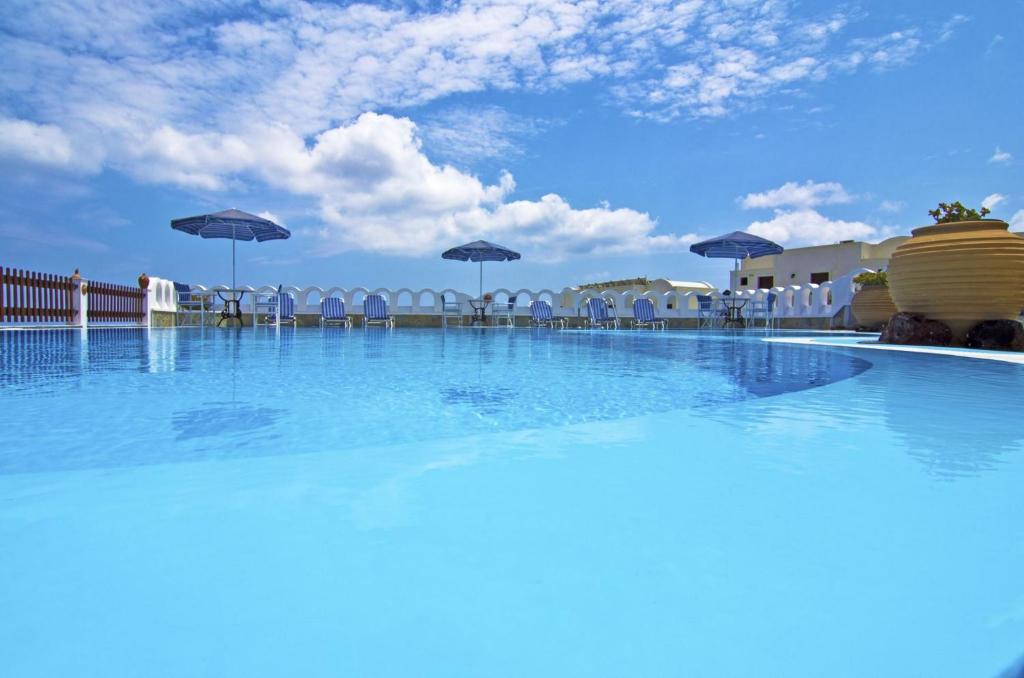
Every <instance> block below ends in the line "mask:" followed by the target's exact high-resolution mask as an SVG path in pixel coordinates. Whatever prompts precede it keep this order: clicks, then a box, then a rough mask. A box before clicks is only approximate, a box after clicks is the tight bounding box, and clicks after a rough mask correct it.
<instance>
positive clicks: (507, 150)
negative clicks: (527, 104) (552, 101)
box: [418, 106, 551, 163]
mask: <svg viewBox="0 0 1024 678" xmlns="http://www.w3.org/2000/svg"><path fill="white" fill-rule="evenodd" d="M550 125H551V123H549V122H547V121H543V120H538V119H534V118H527V117H522V116H517V115H513V114H511V113H509V112H508V111H506V110H504V109H502V108H499V107H497V106H484V107H478V108H469V107H466V106H458V107H455V108H450V109H447V110H445V111H443V112H441V113H438V114H435V115H431V116H428V117H427V119H426V120H424V121H422V122H420V123H419V125H418V127H419V132H420V135H421V136H422V137H423V142H424V145H425V147H426V148H427V150H428V151H430V153H431V155H432V156H439V157H441V158H443V159H446V160H451V161H455V162H461V163H471V162H474V161H477V160H481V159H493V158H508V157H515V156H520V155H522V154H523V146H522V143H521V141H522V140H525V139H527V138H530V137H534V136H536V135H537V134H540V133H541V131H543V130H544V129H546V128H547V127H549V126H550Z"/></svg>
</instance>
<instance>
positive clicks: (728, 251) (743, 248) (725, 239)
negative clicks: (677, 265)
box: [690, 231, 783, 268]
mask: <svg viewBox="0 0 1024 678" xmlns="http://www.w3.org/2000/svg"><path fill="white" fill-rule="evenodd" d="M690 251H691V252H693V253H694V254H699V255H701V256H702V257H708V258H711V259H734V260H735V261H736V268H739V265H740V259H747V258H750V259H756V258H757V257H766V256H769V255H772V254H782V252H783V248H782V245H779V244H778V243H774V242H772V241H771V240H767V239H765V238H762V237H761V236H757V235H754V234H753V233H745V232H743V231H733V232H732V233H727V234H726V235H720V236H718V237H717V238H709V239H708V240H704V241H701V242H699V243H695V244H693V245H690Z"/></svg>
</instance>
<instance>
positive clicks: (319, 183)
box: [0, 0, 955, 258]
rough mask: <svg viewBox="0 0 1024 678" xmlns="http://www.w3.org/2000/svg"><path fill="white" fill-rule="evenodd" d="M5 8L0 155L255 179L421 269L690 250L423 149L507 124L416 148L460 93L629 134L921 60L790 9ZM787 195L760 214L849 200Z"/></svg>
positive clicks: (847, 18)
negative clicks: (437, 261) (561, 107)
mask: <svg viewBox="0 0 1024 678" xmlns="http://www.w3.org/2000/svg"><path fill="white" fill-rule="evenodd" d="M6 9H7V11H6V12H4V13H3V16H0V49H3V51H4V56H5V68H4V69H2V70H0V93H2V94H3V99H2V107H0V156H6V157H8V158H14V159H16V160H18V161H19V162H25V163H31V164H34V165H38V166H42V167H46V168H59V169H64V170H74V171H86V172H89V171H93V172H95V171H100V170H101V169H104V168H109V169H114V170H117V171H120V172H123V173H126V174H128V175H130V176H132V177H134V178H136V179H137V180H139V181H145V182H155V183H163V184H170V185H175V186H181V187H185V188H189V189H193V190H199V191H209V192H215V191H222V190H225V189H228V188H234V187H240V186H245V185H247V184H248V183H249V182H253V181H256V182H261V183H263V184H265V185H267V186H271V187H273V188H276V189H281V190H284V191H287V192H290V193H292V194H297V195H301V196H308V197H309V198H310V199H311V200H313V201H314V203H315V204H316V205H317V206H318V209H319V214H320V215H321V218H322V220H323V222H324V226H323V227H322V228H320V229H317V230H316V234H317V239H318V241H319V242H320V250H321V251H322V252H325V253H330V252H335V251H342V250H345V249H353V248H355V249H371V250H374V251H381V252H388V253H396V254H409V255H413V254H423V253H426V252H428V251H431V250H432V249H433V248H436V246H437V244H438V243H439V242H441V241H444V242H451V240H453V239H457V238H460V237H463V236H466V235H469V234H474V235H481V234H484V235H486V234H496V235H506V234H507V235H508V237H509V238H512V239H513V240H514V241H515V240H517V239H521V241H522V242H525V243H527V244H529V245H531V246H533V247H535V248H536V249H537V251H543V252H545V253H546V254H545V256H549V257H551V258H558V257H561V256H566V255H567V254H569V253H598V252H608V253H614V252H635V251H645V250H646V248H649V247H651V246H652V245H656V246H658V247H661V248H677V247H683V246H684V245H685V244H686V243H687V242H688V239H689V238H690V237H691V236H690V235H686V234H682V235H673V234H664V233H658V232H657V231H656V229H657V224H656V222H655V220H654V219H652V218H651V217H650V216H649V215H647V214H646V213H644V212H641V211H637V210H633V209H629V208H624V207H619V208H612V207H610V206H608V205H598V206H593V207H585V208H583V209H580V208H577V207H573V206H571V205H570V204H569V202H568V201H567V200H566V199H565V198H563V197H561V196H558V195H554V194H551V195H546V196H543V197H542V198H540V199H539V200H533V201H523V200H518V201H512V200H511V194H512V191H513V189H514V187H515V181H514V179H513V177H512V176H511V175H509V174H503V175H501V176H499V177H498V178H497V179H496V181H495V182H494V183H491V184H486V183H484V182H482V181H481V180H480V179H478V178H477V177H475V176H473V175H472V174H470V173H467V172H466V171H464V170H460V169H458V168H456V167H455V166H452V165H448V164H438V163H437V162H435V161H432V160H431V159H430V158H429V157H428V156H427V154H426V153H425V152H424V149H423V147H422V142H421V140H422V139H424V138H425V139H427V142H428V144H429V145H430V146H431V147H433V148H436V149H438V152H439V154H440V155H441V156H442V157H443V158H445V159H446V160H448V161H450V162H460V163H468V162H471V161H472V160H473V159H474V158H479V157H481V156H483V157H487V154H488V153H491V154H492V155H491V156H490V157H501V155H500V154H501V153H502V152H509V153H512V152H514V151H515V145H514V143H512V142H508V141H507V139H508V137H509V136H510V135H514V134H516V133H520V134H529V133H530V131H529V130H524V129H522V128H520V129H519V130H518V132H517V131H516V129H515V125H516V124H525V123H523V121H521V120H520V121H517V120H515V119H513V118H509V117H507V116H505V117H503V115H502V113H501V112H500V109H492V110H490V111H483V112H482V115H480V116H476V117H475V118H474V117H473V116H472V115H467V116H463V117H462V119H459V117H458V115H457V114H456V115H454V116H452V115H449V116H448V117H447V118H443V117H435V118H434V119H432V120H427V121H426V124H425V126H424V128H423V129H422V130H421V129H419V128H417V127H416V125H415V124H413V122H412V121H411V120H410V119H409V118H408V117H404V116H402V115H401V114H400V113H398V112H399V111H409V110H412V109H415V108H416V107H418V106H421V105H423V104H426V103H429V102H434V101H438V100H441V99H444V98H446V97H450V96H452V95H457V94H470V93H475V92H484V91H491V92H494V91H510V92H511V91H530V92H544V91H548V90H552V89H557V88H564V87H567V86H570V85H572V84H574V83H580V82H597V83H600V84H601V85H603V87H604V90H605V91H606V92H607V93H608V95H609V96H610V99H611V101H612V102H613V103H614V104H615V105H617V106H618V107H620V108H622V109H623V110H625V111H627V112H628V113H629V114H631V115H635V116H641V117H647V118H652V119H656V120H669V119H673V118H676V117H680V116H690V117H716V116H721V115H725V114H727V113H730V112H732V111H734V110H738V109H742V108H744V107H746V106H748V105H751V104H752V103H753V102H755V101H756V100H758V99H759V98H761V97H764V96H767V95H770V94H774V93H778V92H783V91H793V90H795V89H799V88H800V87H801V86H804V85H807V84H810V83H814V82H817V81H820V80H822V79H824V78H826V77H830V76H831V75H833V74H836V73H842V72H850V71H853V70H856V69H858V68H860V67H861V65H862V64H866V65H870V66H873V67H876V68H883V67H892V66H894V65H899V64H901V63H905V62H906V61H907V60H909V59H911V58H912V57H913V56H914V55H915V54H916V53H918V52H919V51H920V45H921V42H922V41H921V40H920V38H919V37H918V29H915V28H913V27H908V28H906V29H904V30H901V31H895V32H889V33H886V34H884V35H882V36H877V37H871V36H867V37H859V38H843V37H842V35H843V33H844V31H846V29H847V27H848V26H849V24H850V23H851V22H852V21H853V20H854V19H855V18H856V17H854V16H853V15H852V14H849V13H844V12H843V11H833V12H828V13H825V14H821V13H813V12H812V13H809V14H808V13H804V14H800V13H798V11H797V8H796V7H795V6H794V5H793V4H792V3H790V2H787V1H785V0H779V1H773V2H765V3H762V2H746V1H742V2H737V1H736V0H685V1H680V2H671V1H669V0H609V1H608V2H600V3H598V2H579V3H568V2H561V1H556V0H524V1H523V2H520V3H507V2H497V1H496V0H495V1H492V0H479V1H476V2H451V3H448V2H446V3H442V4H440V5H436V6H432V8H431V10H429V11H428V10H421V9H417V8H415V7H413V8H410V7H402V6H399V5H390V4H389V5H373V4H360V3H356V4H346V5H333V4H321V3H314V2H304V1H302V0H275V1H274V2H268V3H259V4H253V3H249V2H243V1H242V0H222V1H221V2H216V3H206V2H201V1H200V0H183V1H182V2H179V3H164V4H156V5H152V4H149V3H134V2H128V3H126V2H121V1H120V0H90V1H88V2H86V1H83V2H75V3H68V2H54V3H34V2H28V1H27V0H13V2H12V3H11V4H9V5H8V7H6ZM953 25H955V24H953ZM953 25H951V26H950V27H949V28H948V30H949V31H952V30H953ZM944 30H946V29H944ZM943 35H945V34H943ZM374 111H377V112H380V111H392V112H393V114H392V115H385V114H381V113H374ZM494 149H497V150H494ZM823 186H826V187H827V186H828V185H827V184H826V185H823ZM783 189H786V187H782V189H778V190H779V191H782V190H783ZM787 190H789V191H790V192H791V193H792V194H793V196H792V197H786V196H784V195H778V196H775V197H774V198H773V197H763V198H762V202H763V204H764V205H768V203H770V202H771V201H772V200H774V201H775V202H776V203H777V204H778V205H779V206H786V207H791V208H796V209H802V208H807V207H809V206H813V205H818V204H834V203H837V202H842V201H844V200H845V199H846V198H848V196H844V195H842V194H841V193H837V192H836V191H835V190H834V189H830V188H825V189H821V188H818V187H817V186H810V185H807V184H805V185H803V186H799V185H794V186H793V187H792V188H791V189H787ZM840 190H841V187H840ZM800 195H803V197H799V196H800ZM748 197H749V196H748ZM751 200H755V198H753V197H751ZM787 200H788V202H786V201H787ZM548 234H557V235H558V240H555V239H554V238H552V237H549V235H548Z"/></svg>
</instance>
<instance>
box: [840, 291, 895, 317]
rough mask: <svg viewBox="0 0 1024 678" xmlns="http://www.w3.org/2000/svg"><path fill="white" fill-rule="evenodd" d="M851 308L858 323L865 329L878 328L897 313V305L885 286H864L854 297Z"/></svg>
mask: <svg viewBox="0 0 1024 678" xmlns="http://www.w3.org/2000/svg"><path fill="white" fill-rule="evenodd" d="M850 306H851V307H852V309H853V317H855V318H856V319H857V323H858V324H860V325H863V326H865V327H877V326H879V325H881V324H882V323H884V322H886V321H888V320H889V318H890V317H891V316H892V314H893V313H895V312H896V304H894V303H892V297H891V296H889V288H888V287H886V286H885V285H864V286H863V287H861V288H860V290H859V291H858V292H857V294H855V295H853V301H851V302H850Z"/></svg>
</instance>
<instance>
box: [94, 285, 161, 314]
mask: <svg viewBox="0 0 1024 678" xmlns="http://www.w3.org/2000/svg"><path fill="white" fill-rule="evenodd" d="M145 295H146V292H145V290H142V289H140V288H138V287H128V286H127V285H113V284H111V283H103V282H93V281H92V280H90V281H89V287H88V295H87V296H88V299H89V303H88V306H89V312H88V314H87V316H88V321H89V322H90V323H93V322H137V323H141V322H144V321H145V319H146V314H145V311H144V309H143V303H142V300H143V298H144V297H145Z"/></svg>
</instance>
